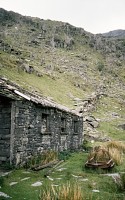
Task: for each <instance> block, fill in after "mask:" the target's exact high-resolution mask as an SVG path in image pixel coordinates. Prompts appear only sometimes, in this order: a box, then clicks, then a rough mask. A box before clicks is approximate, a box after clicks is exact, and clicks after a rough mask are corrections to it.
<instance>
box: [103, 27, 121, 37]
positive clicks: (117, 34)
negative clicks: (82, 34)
mask: <svg viewBox="0 0 125 200" xmlns="http://www.w3.org/2000/svg"><path fill="white" fill-rule="evenodd" d="M102 35H103V36H105V37H118V38H124V37H125V30H122V29H117V30H114V31H109V32H107V33H103V34H102Z"/></svg>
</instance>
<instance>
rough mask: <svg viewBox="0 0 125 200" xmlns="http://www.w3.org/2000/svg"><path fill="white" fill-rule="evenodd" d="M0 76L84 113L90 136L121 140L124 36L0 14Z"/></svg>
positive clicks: (0, 10)
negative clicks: (95, 32)
mask: <svg viewBox="0 0 125 200" xmlns="http://www.w3.org/2000/svg"><path fill="white" fill-rule="evenodd" d="M0 76H1V77H4V78H7V79H9V80H10V81H13V82H14V83H16V84H18V85H20V86H21V87H23V88H24V89H27V90H29V91H31V92H33V93H40V94H42V95H44V96H46V97H47V98H49V99H53V100H54V101H55V102H57V103H61V104H63V105H66V106H68V107H70V108H71V109H76V110H77V111H78V112H83V115H84V116H85V117H84V121H85V122H84V123H85V127H86V133H88V132H89V135H91V137H93V132H94V134H96V136H97V137H98V133H100V135H101V138H105V134H106V135H109V136H110V137H114V138H117V134H116V132H118V133H119V139H121V138H122V136H123V135H122V133H123V129H120V128H118V127H119V125H121V124H124V119H125V114H124V113H125V108H124V105H125V94H124V90H125V38H124V37H121V38H116V37H107V36H105V35H101V34H97V35H93V34H91V33H88V32H86V31H85V30H84V29H83V28H77V27H74V26H72V25H70V24H68V23H63V22H57V21H51V20H43V19H39V18H32V17H25V16H22V15H20V14H17V13H14V12H8V11H6V10H4V9H0ZM90 115H94V116H95V117H90ZM88 116H89V117H88ZM95 118H96V119H95ZM107 124H108V126H107ZM98 125H99V127H98ZM96 127H98V128H97V129H96V130H95V129H93V128H96ZM91 132H92V134H91ZM94 137H95V136H94Z"/></svg>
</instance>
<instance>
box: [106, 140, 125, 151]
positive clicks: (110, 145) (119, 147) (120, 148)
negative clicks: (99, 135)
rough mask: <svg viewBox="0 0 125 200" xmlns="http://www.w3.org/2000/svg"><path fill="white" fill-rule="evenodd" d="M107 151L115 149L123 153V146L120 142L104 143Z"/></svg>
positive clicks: (124, 146) (124, 148)
mask: <svg viewBox="0 0 125 200" xmlns="http://www.w3.org/2000/svg"><path fill="white" fill-rule="evenodd" d="M106 147H107V148H108V149H114V148H115V149H117V150H118V151H120V152H121V153H122V152H125V144H124V143H123V142H121V141H109V142H107V143H106Z"/></svg>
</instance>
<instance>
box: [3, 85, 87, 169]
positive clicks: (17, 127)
mask: <svg viewBox="0 0 125 200" xmlns="http://www.w3.org/2000/svg"><path fill="white" fill-rule="evenodd" d="M0 89H1V88H0ZM0 91H1V90H0ZM36 102H37V99H36ZM47 102H49V100H47ZM0 116H1V119H0V130H1V132H0V149H1V152H4V153H5V154H2V155H0V163H2V162H6V161H9V162H10V163H11V164H15V165H19V164H21V163H24V162H25V161H26V160H27V159H28V158H29V156H31V155H33V154H37V153H38V152H39V151H40V149H42V150H44V149H47V150H48V149H53V150H56V151H62V150H65V149H78V148H79V147H80V145H81V143H82V136H83V135H82V134H83V118H82V117H80V116H79V115H76V114H74V113H72V112H69V111H67V109H66V110H63V109H62V107H61V108H56V107H53V106H44V105H42V104H37V103H35V102H32V101H29V100H27V99H25V98H21V99H18V100H12V99H11V98H7V97H3V96H1V95H0ZM4 122H6V123H4ZM6 152H7V153H6Z"/></svg>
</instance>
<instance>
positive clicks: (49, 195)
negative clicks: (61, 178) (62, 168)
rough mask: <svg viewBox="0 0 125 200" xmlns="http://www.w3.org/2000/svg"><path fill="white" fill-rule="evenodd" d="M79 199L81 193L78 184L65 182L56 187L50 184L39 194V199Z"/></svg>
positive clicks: (81, 195) (81, 196) (81, 197)
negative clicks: (48, 187)
mask: <svg viewBox="0 0 125 200" xmlns="http://www.w3.org/2000/svg"><path fill="white" fill-rule="evenodd" d="M43 199H44V200H56V199H59V200H81V199H83V193H82V190H81V187H80V186H79V184H78V183H77V182H76V183H71V182H67V183H66V184H64V185H61V186H59V187H58V188H57V187H56V188H55V187H54V186H51V187H50V189H48V190H44V191H43V192H42V193H41V194H40V200H43Z"/></svg>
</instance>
